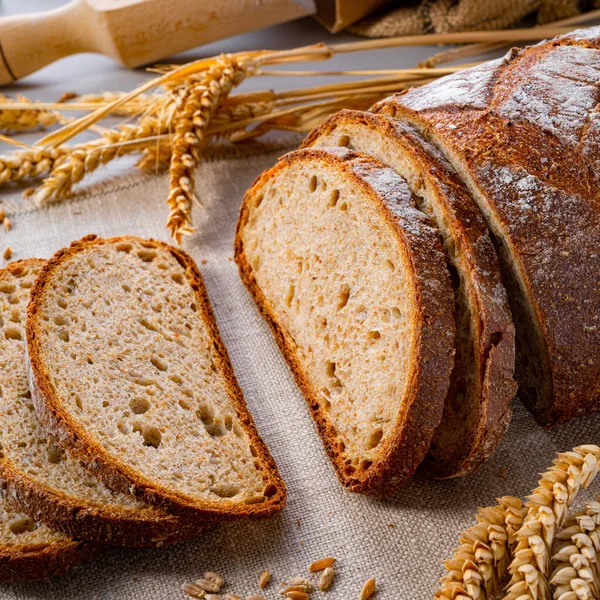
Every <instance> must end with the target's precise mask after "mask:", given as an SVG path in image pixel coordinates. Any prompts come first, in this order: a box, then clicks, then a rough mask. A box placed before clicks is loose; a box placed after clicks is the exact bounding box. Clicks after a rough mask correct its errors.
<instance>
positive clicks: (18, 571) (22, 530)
mask: <svg viewBox="0 0 600 600" xmlns="http://www.w3.org/2000/svg"><path fill="white" fill-rule="evenodd" d="M97 550H98V546H97V545H96V544H93V543H91V542H79V541H77V540H74V539H72V538H70V537H68V536H67V535H66V534H64V533H60V532H58V531H52V530H51V529H50V528H49V527H47V526H46V525H43V524H42V523H36V522H34V521H33V520H32V519H31V518H30V517H28V516H27V515H24V514H23V513H19V512H17V511H16V510H14V509H13V508H12V507H11V506H9V505H8V504H6V503H5V501H4V500H0V581H2V582H5V581H6V582H8V581H32V580H35V579H44V578H45V577H51V576H53V575H60V574H61V573H64V572H65V571H67V570H68V569H70V568H71V567H75V566H77V565H80V564H82V563H83V562H85V561H86V560H87V559H88V558H89V557H90V556H91V555H92V554H94V553H95V552H96V551H97Z"/></svg>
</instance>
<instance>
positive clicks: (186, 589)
mask: <svg viewBox="0 0 600 600" xmlns="http://www.w3.org/2000/svg"><path fill="white" fill-rule="evenodd" d="M181 591H182V592H183V593H184V594H187V595H188V596H192V598H205V597H206V592H205V591H204V590H203V589H202V588H201V587H200V586H198V585H196V584H195V583H184V584H183V585H182V586H181Z"/></svg>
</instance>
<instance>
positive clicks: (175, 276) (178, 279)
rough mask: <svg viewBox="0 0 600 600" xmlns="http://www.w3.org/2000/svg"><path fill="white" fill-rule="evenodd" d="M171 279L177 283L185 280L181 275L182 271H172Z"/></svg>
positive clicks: (182, 282)
mask: <svg viewBox="0 0 600 600" xmlns="http://www.w3.org/2000/svg"><path fill="white" fill-rule="evenodd" d="M171 279H172V280H173V281H174V282H175V283H178V284H179V285H183V284H184V282H185V278H184V276H183V274H182V273H173V274H172V275H171Z"/></svg>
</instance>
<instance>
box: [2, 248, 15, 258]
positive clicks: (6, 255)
mask: <svg viewBox="0 0 600 600" xmlns="http://www.w3.org/2000/svg"><path fill="white" fill-rule="evenodd" d="M12 255H13V251H12V248H11V247H10V246H7V247H6V248H5V249H4V252H3V254H2V258H4V260H10V259H11V258H12Z"/></svg>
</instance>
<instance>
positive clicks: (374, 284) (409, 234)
mask: <svg viewBox="0 0 600 600" xmlns="http://www.w3.org/2000/svg"><path fill="white" fill-rule="evenodd" d="M235 260H236V261H237V264H238V266H239V269H240V273H241V276H242V279H243V281H244V283H245V284H246V286H247V287H248V289H249V290H250V292H251V293H252V295H253V296H254V299H255V300H256V302H257V304H258V306H259V308H260V310H261V311H262V313H263V314H264V316H265V317H266V319H267V321H268V323H269V324H270V326H271V327H272V330H273V333H274V335H275V339H276V341H277V343H278V344H279V346H280V348H281V350H282V352H283V354H284V356H285V358H286V359H287V361H288V363H289V365H290V367H291V369H292V371H293V373H294V375H295V377H296V380H297V382H298V385H299V386H300V388H301V390H302V391H303V393H304V395H305V397H306V400H307V403H308V406H309V408H310V410H311V412H312V415H313V418H314V420H315V422H316V425H317V429H318V431H319V433H320V435H321V437H322V440H323V443H324V445H325V449H326V451H327V453H328V455H329V457H330V459H331V461H332V463H333V465H334V467H335V470H336V472H337V475H338V477H339V479H340V481H341V483H342V484H343V485H344V486H346V487H347V488H348V489H350V490H351V491H354V492H360V493H366V494H372V495H376V496H383V495H388V494H391V493H393V492H394V491H395V490H396V489H397V488H398V486H400V485H401V484H402V483H404V482H405V481H406V479H407V478H408V477H409V476H410V475H411V474H412V473H413V472H414V470H415V469H416V467H417V466H418V465H419V463H420V462H421V461H422V460H423V458H424V457H425V455H426V454H427V450H428V448H429V444H430V441H431V438H432V436H433V433H434V431H435V429H436V427H437V426H438V424H439V421H440V419H441V416H442V411H443V405H444V398H445V396H446V394H447V391H448V386H449V381H450V374H451V371H452V365H453V354H454V351H453V340H454V321H453V317H452V309H453V293H452V286H451V282H450V276H449V273H448V270H447V268H446V262H445V258H444V254H443V251H442V247H441V244H440V241H439V238H438V234H437V232H436V230H435V229H434V228H433V227H432V226H431V224H430V222H429V219H428V218H427V217H426V215H424V214H423V213H422V212H420V211H418V210H417V209H416V208H414V205H413V199H412V194H411V192H410V190H409V188H408V186H407V185H406V182H405V181H404V180H403V179H401V178H400V177H399V176H398V175H397V174H396V173H395V172H394V171H393V170H392V169H389V168H387V167H385V166H384V165H382V164H381V163H379V162H377V161H375V160H373V159H371V158H369V157H367V156H365V155H363V154H359V153H356V152H353V151H350V150H348V149H346V148H328V149H312V148H309V149H304V150H299V151H296V152H292V153H290V154H287V155H286V156H284V157H283V158H282V159H280V161H279V163H278V164H277V165H276V166H275V167H273V168H272V169H270V170H268V171H266V172H265V173H263V174H262V175H261V176H260V177H259V178H258V179H257V181H256V182H255V183H254V185H253V186H252V188H251V189H250V190H249V191H248V192H247V193H246V195H245V197H244V200H243V204H242V209H241V214H240V218H239V221H238V225H237V232H236V239H235Z"/></svg>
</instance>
